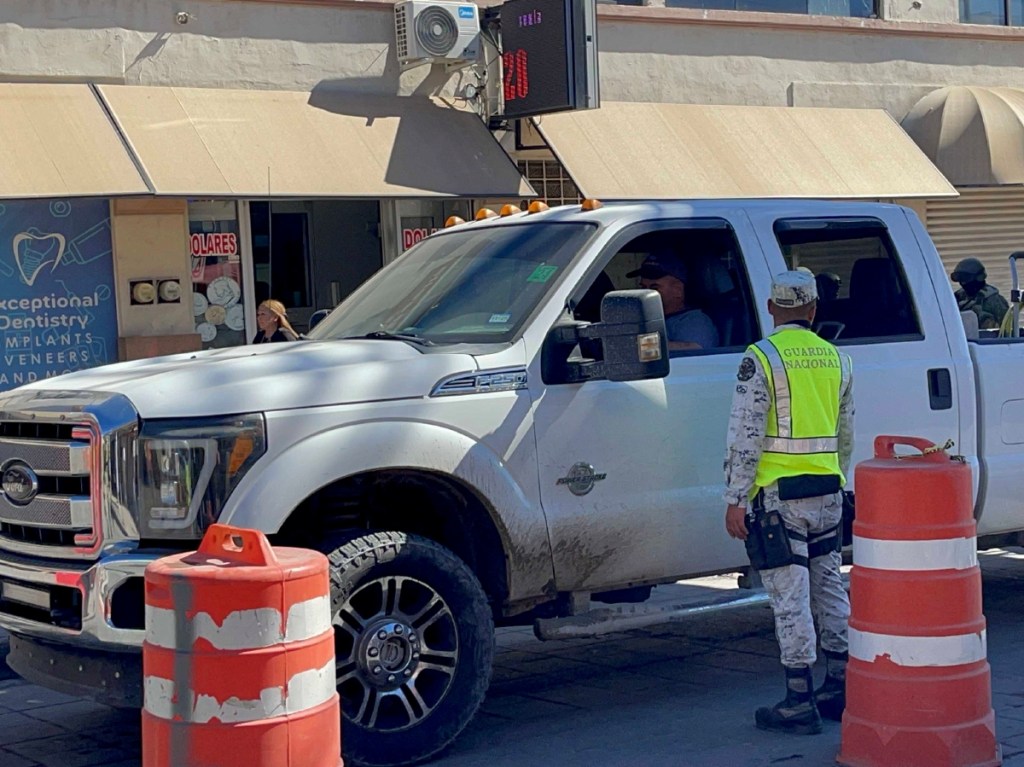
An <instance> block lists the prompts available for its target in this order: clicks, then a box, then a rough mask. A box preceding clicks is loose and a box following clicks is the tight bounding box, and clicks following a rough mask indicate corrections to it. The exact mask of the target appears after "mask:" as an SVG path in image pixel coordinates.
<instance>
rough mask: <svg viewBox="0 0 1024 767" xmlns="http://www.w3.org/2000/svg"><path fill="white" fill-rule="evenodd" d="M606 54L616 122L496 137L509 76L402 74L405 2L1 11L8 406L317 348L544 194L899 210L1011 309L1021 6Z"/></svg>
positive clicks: (814, 20)
mask: <svg viewBox="0 0 1024 767" xmlns="http://www.w3.org/2000/svg"><path fill="white" fill-rule="evenodd" d="M598 48H599V52H600V55H599V58H600V75H601V83H600V85H601V98H602V102H603V103H604V105H605V106H604V107H603V108H602V109H601V110H595V111H593V112H581V113H574V114H571V115H548V116H545V117H542V118H538V119H537V120H536V121H533V122H529V123H527V122H525V121H523V122H521V124H519V125H513V124H502V125H496V124H494V122H493V121H492V122H491V123H490V127H491V128H495V129H496V130H494V131H493V132H489V131H488V122H487V118H488V117H490V116H492V115H494V114H495V113H497V112H498V105H497V104H496V103H495V102H494V98H493V97H494V94H495V88H494V87H489V84H490V85H491V86H493V83H494V82H496V80H495V77H496V72H495V71H494V65H493V60H494V58H495V57H494V56H493V55H489V54H485V55H484V56H483V57H482V58H481V63H480V64H479V65H478V66H469V67H461V68H452V67H447V68H446V67H445V66H442V65H429V64H426V65H421V66H414V67H404V68H403V67H402V66H401V65H400V64H399V61H398V58H397V56H396V52H395V25H394V7H393V3H392V2H390V1H389V0H202V1H199V0H196V1H192V0H182V2H177V3H172V4H168V3H166V2H163V1H162V0H114V1H112V2H96V1H95V0H10V1H9V2H6V3H3V4H2V6H0V134H2V135H3V136H4V139H5V140H4V142H3V145H0V285H2V287H0V331H2V334H3V336H4V352H5V355H6V356H5V360H4V362H5V364H4V366H3V367H2V369H0V389H2V388H10V387H12V386H16V385H18V384H19V383H23V382H26V381H29V380H34V379H35V378H39V377H45V376H49V375H54V374H57V373H60V372H63V371H65V370H72V369H76V368H78V367H84V366H90V365H93V364H99V363H103V362H109V361H114V360H118V359H121V360H124V359H134V358H138V357H145V356H152V355H156V354H163V353H168V352H176V351H190V350H193V349H198V348H210V347H217V346H225V345H237V344H240V343H245V342H246V341H247V339H249V338H251V337H252V335H253V334H254V333H255V330H256V327H255V307H256V305H257V304H258V303H259V301H260V300H262V299H263V298H266V297H273V298H277V299H279V300H281V301H283V302H284V304H285V305H286V306H288V307H289V311H290V315H291V316H292V318H293V320H294V321H295V323H296V325H297V326H299V327H300V329H301V328H302V327H303V325H304V323H305V321H306V319H307V318H308V316H309V314H311V313H312V312H313V311H314V310H316V309H318V308H323V307H330V306H333V305H335V304H336V303H337V302H338V301H340V300H341V299H343V298H344V297H345V296H346V295H348V293H350V292H351V291H352V290H353V289H354V288H355V287H356V286H358V285H359V284H360V283H361V282H362V281H363V280H365V279H366V277H367V276H369V275H370V274H372V273H373V272H374V271H376V270H377V269H379V268H380V267H381V266H382V265H383V264H385V263H387V262H388V261H390V260H391V259H393V258H395V257H397V256H398V255H399V254H400V253H401V252H402V250H404V249H405V248H406V247H408V246H409V245H411V244H412V243H414V242H415V241H417V240H418V239H420V238H422V237H423V236H425V235H426V234H429V233H430V231H432V230H433V229H435V228H437V227H439V226H441V225H442V223H443V222H444V220H445V219H446V218H447V217H448V216H449V215H460V216H462V217H468V216H469V215H470V214H471V213H472V211H473V210H474V209H475V208H476V207H477V206H478V205H479V204H482V203H483V202H486V201H504V200H512V201H520V200H523V199H525V198H527V197H529V196H531V195H532V194H533V192H534V189H535V190H536V193H537V194H538V195H539V196H540V197H542V198H544V199H546V200H548V201H549V202H553V203H554V202H562V201H571V200H576V199H578V197H579V195H580V194H586V195H588V196H597V197H605V198H609V199H610V198H616V197H630V196H667V197H686V196H703V195H704V194H714V195H719V196H727V195H731V196H800V195H804V196H823V197H838V198H842V197H858V198H865V197H867V198H872V199H886V200H899V201H901V202H905V203H907V204H909V205H911V206H912V207H914V209H915V210H916V211H917V212H918V213H919V215H920V216H921V217H922V219H923V220H924V221H925V222H926V223H927V225H928V227H929V229H930V230H931V232H932V234H933V236H934V237H935V238H936V241H937V243H938V245H939V248H940V251H941V253H942V255H943V257H944V258H945V259H947V260H949V261H950V262H953V261H955V260H957V259H958V258H960V257H963V256H964V255H976V256H978V257H980V258H982V259H983V260H985V261H986V263H988V264H989V271H990V274H991V275H992V277H993V281H994V282H995V283H996V284H997V286H998V287H1000V289H1002V290H1003V291H1004V292H1005V291H1006V289H1007V288H1008V284H1007V279H1008V278H1007V267H1006V266H1005V264H1006V256H1007V254H1008V253H1009V252H1010V251H1012V250H1017V249H1022V248H1024V215H1021V214H1022V213H1024V191H1022V189H1024V187H1022V185H1024V170H1022V167H1018V166H1024V163H1017V164H1016V165H1015V164H1014V163H1015V162H1017V160H1015V159H1014V158H1016V157H1018V156H1020V155H1024V146H1022V145H1021V138H1020V134H1013V130H1014V126H1017V127H1018V129H1019V126H1020V124H1021V122H1022V118H1024V106H1022V103H1024V102H1022V101H1021V100H1020V98H1019V96H1018V95H1015V94H1017V93H1018V91H1017V90H1015V89H1024V68H1021V67H1020V62H1021V60H1022V59H1024V56H1022V54H1024V7H1022V0H1011V1H1010V2H1004V1H1003V0H988V1H985V0H664V1H662V0H650V4H646V5H637V4H632V3H625V2H623V3H621V4H614V3H602V4H600V5H599V6H598ZM488 64H490V68H488ZM964 89H966V90H964ZM937 94H938V95H937ZM965 94H966V96H971V95H972V94H973V102H972V101H971V99H970V98H966V96H965ZM968 102H971V103H968ZM996 102H998V103H996ZM972 104H973V106H972ZM658 105H661V106H658ZM675 105H683V106H675ZM822 110H834V111H822ZM872 110H876V111H872ZM877 110H881V111H884V113H885V114H887V115H888V117H887V118H886V119H885V120H880V119H878V118H879V114H880V113H879V112H878V111H877ZM993 110H996V113H997V114H998V115H999V117H1000V119H999V120H991V119H986V115H990V114H992V113H993ZM936 112H941V115H939V118H936ZM947 118H948V119H947ZM888 123H891V124H888ZM900 123H902V124H903V129H904V130H905V132H904V130H900V129H899V127H898V126H899V124H900ZM996 124H998V126H999V130H998V131H996V130H995V129H994V128H993V126H994V125H996ZM794 126H796V127H794ZM837 126H839V127H842V131H839V130H837ZM1007 132H1009V134H1010V135H1009V136H1007V135H1005V134H1007ZM997 133H998V135H996V134H997ZM908 134H909V135H910V137H912V138H913V139H914V141H916V142H917V144H916V147H915V146H914V145H912V144H910V143H908V142H909V140H908V139H907V138H906V137H907V135H908ZM754 135H756V136H757V137H758V141H757V142H751V141H750V140H749V139H750V138H751V137H752V136H754ZM936 137H937V138H936ZM694 147H700V149H701V151H696V150H695V149H694V150H693V151H689V152H684V151H681V148H682V149H687V148H690V149H693V148H694ZM808 147H814V148H815V156H814V158H812V159H813V162H812V161H811V160H809V159H808V157H809V155H808V152H807V148H808ZM1014 152H1016V154H1015V155H1014V154H1013V153H1014ZM915 153H916V154H917V155H918V156H914V155H915ZM684 155H685V157H684ZM1008 155H1012V156H1008ZM651 157H653V158H654V159H653V162H652V161H651V160H650V158H651ZM862 158H868V159H870V162H866V160H865V163H861V162H860V160H861V159H862ZM925 158H928V159H930V160H931V162H933V163H934V164H935V165H936V166H937V167H938V168H939V170H941V171H942V173H943V174H945V178H946V179H948V181H949V182H950V183H951V184H952V187H955V188H956V192H959V195H957V194H956V192H954V191H953V189H952V188H950V186H949V185H948V184H945V183H938V182H936V180H935V177H934V176H932V175H929V170H930V169H931V170H933V169H934V168H933V167H932V166H931V165H929V164H928V162H927V159H925ZM769 159H770V160H771V162H769V161H768V160H769ZM922 160H924V164H923V165H922ZM687 163H689V164H687ZM808 163H811V165H808ZM815 163H816V165H815ZM979 163H980V164H981V165H982V166H983V170H982V172H980V173H979V172H976V171H977V168H978V166H979ZM516 164H518V170H517V166H516ZM865 164H866V165H870V173H868V172H866V171H864V169H863V167H861V166H862V165H865ZM811 166H813V167H814V168H816V170H815V172H813V173H812V172H809V168H810V167H811ZM925 166H927V167H925ZM651 168H654V169H655V170H656V171H657V172H656V173H655V172H653V171H652V170H651ZM521 174H522V175H521ZM802 176H809V177H811V178H812V181H813V183H810V185H809V186H806V187H804V186H800V185H799V184H801V183H803V182H802V181H801V180H800V179H801V177H802ZM723 180H726V181H729V183H724V181H723ZM531 184H532V187H531Z"/></svg>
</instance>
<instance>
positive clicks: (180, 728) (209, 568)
mask: <svg viewBox="0 0 1024 767" xmlns="http://www.w3.org/2000/svg"><path fill="white" fill-rule="evenodd" d="M145 589H146V639H145V643H144V644H143V654H142V665H143V684H144V700H145V703H144V707H143V712H142V764H143V767H186V766H187V767H213V765H216V766H217V767H235V766H236V765H237V767H243V765H244V767H286V766H287V767H340V765H341V763H342V762H341V758H340V756H339V754H340V752H341V719H340V707H339V701H338V693H337V690H336V688H335V663H334V630H333V628H332V626H331V609H330V585H329V579H328V565H327V559H326V557H324V556H323V555H322V554H320V553H318V552H314V551H308V550H306V549H295V548H283V547H279V548H276V549H275V548H272V547H271V546H270V543H269V542H268V541H267V539H266V537H265V536H264V535H263V534H262V533H260V532H257V531H255V530H245V529H241V528H233V527H228V526H226V525H212V526H211V527H210V529H209V531H208V532H207V533H206V536H205V537H204V538H203V541H202V544H201V545H200V546H199V550H198V551H194V552H188V553H185V554H176V555H173V556H169V557H164V558H163V559H159V560H157V561H155V562H153V563H151V564H150V565H149V566H148V567H147V568H146V585H145Z"/></svg>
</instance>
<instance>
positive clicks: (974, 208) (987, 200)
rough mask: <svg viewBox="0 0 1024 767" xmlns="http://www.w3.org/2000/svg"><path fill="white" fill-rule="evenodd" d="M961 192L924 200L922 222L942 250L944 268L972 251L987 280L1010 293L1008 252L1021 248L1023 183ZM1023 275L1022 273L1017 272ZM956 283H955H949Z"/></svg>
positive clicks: (1023, 241) (1023, 244)
mask: <svg viewBox="0 0 1024 767" xmlns="http://www.w3.org/2000/svg"><path fill="white" fill-rule="evenodd" d="M958 191H959V192H960V197H957V198H953V199H941V200H939V199H936V200H928V201H927V203H926V205H925V212H926V216H925V226H926V227H927V229H928V233H929V234H930V235H931V237H932V240H933V241H934V242H935V247H936V248H937V249H938V251H939V255H940V256H942V262H943V264H945V267H946V274H951V273H952V272H953V269H954V268H955V267H956V265H957V262H959V261H960V259H962V258H968V257H969V256H973V257H974V258H977V259H979V260H980V261H981V262H982V263H983V264H985V271H986V272H987V273H988V283H989V284H990V285H995V286H996V287H997V288H999V292H1000V293H1002V294H1003V295H1004V296H1007V297H1009V294H1010V265H1009V260H1008V259H1007V256H1009V255H1010V254H1011V253H1013V252H1014V251H1016V250H1024V187H1018V186H1002V187H976V188H963V189H959V190H958ZM1020 276H1021V277H1022V278H1024V274H1022V275H1020ZM954 287H955V286H954Z"/></svg>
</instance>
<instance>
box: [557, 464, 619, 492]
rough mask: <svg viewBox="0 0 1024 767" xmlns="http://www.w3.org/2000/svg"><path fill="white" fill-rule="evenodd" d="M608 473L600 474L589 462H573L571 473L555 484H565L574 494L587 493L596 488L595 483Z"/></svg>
mask: <svg viewBox="0 0 1024 767" xmlns="http://www.w3.org/2000/svg"><path fill="white" fill-rule="evenodd" d="M607 476H608V475H607V474H598V473H597V472H596V471H594V467H593V466H591V465H590V464H589V463H577V464H573V467H572V468H571V469H569V473H568V474H567V475H566V476H564V477H561V478H560V479H559V480H558V481H557V482H556V483H555V484H556V485H565V486H566V487H568V488H569V492H570V493H572V494H573V495H586V494H587V493H589V492H590V491H591V490H593V489H594V483H596V482H600V481H601V480H602V479H604V478H605V477H607Z"/></svg>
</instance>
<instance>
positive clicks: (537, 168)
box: [517, 160, 580, 205]
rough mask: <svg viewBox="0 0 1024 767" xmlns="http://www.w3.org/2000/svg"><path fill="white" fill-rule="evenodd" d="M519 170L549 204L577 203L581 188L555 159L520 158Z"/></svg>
mask: <svg viewBox="0 0 1024 767" xmlns="http://www.w3.org/2000/svg"><path fill="white" fill-rule="evenodd" d="M517 165H518V166H519V172H520V173H522V174H523V177H524V178H525V179H526V180H527V181H529V182H530V185H531V186H532V187H533V188H534V189H536V190H537V194H538V195H540V199H542V200H543V201H544V202H546V203H547V204H548V205H576V204H577V203H579V201H580V190H579V189H577V188H576V184H574V183H573V181H572V179H571V178H569V174H568V173H566V172H565V168H563V167H562V165H561V164H560V163H559V162H557V161H555V160H520V161H519V162H518V163H517Z"/></svg>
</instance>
